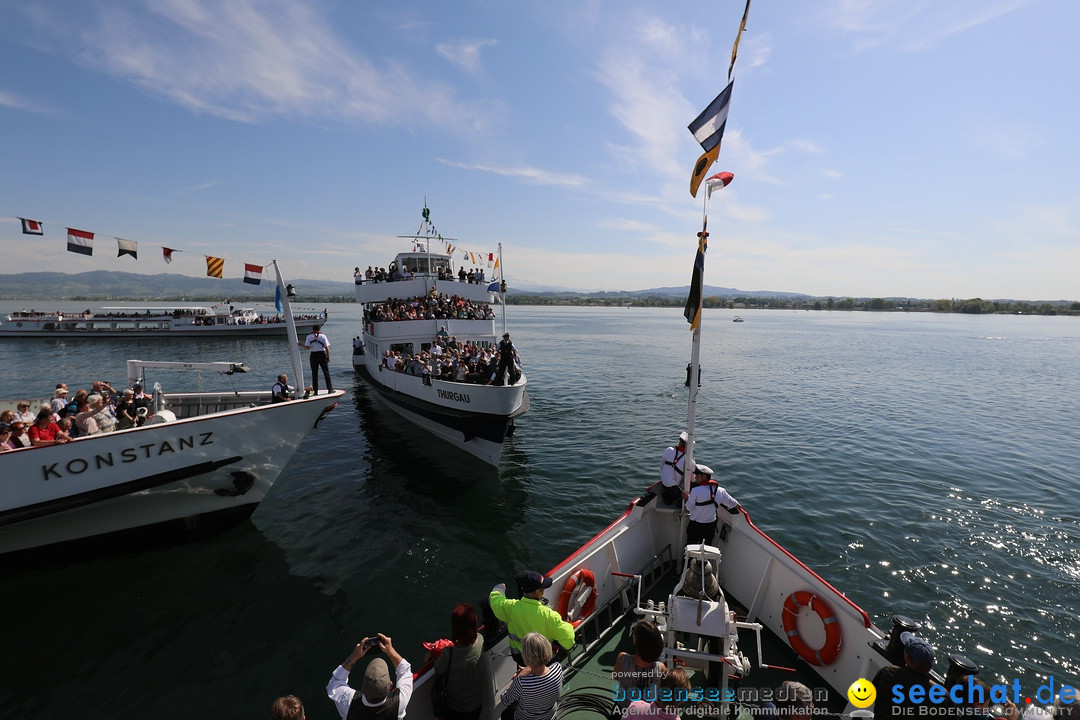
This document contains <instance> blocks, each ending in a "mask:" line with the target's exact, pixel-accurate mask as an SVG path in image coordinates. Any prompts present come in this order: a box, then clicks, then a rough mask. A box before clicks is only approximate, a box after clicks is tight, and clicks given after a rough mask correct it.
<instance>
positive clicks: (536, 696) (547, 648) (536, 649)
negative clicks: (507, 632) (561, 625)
mask: <svg viewBox="0 0 1080 720" xmlns="http://www.w3.org/2000/svg"><path fill="white" fill-rule="evenodd" d="M551 654H552V653H551V641H550V640H548V639H547V638H546V637H544V636H543V635H541V634H540V633H537V632H531V633H529V634H528V635H526V636H525V637H524V638H522V641H521V657H522V659H523V660H524V661H525V667H519V668H518V671H517V672H516V673H514V680H513V681H512V682H511V683H510V687H509V689H507V691H506V692H504V693H503V695H502V701H503V705H506V707H507V711H506V712H504V713H503V718H504V720H505V719H508V718H510V717H513V720H552V719H553V718H554V717H555V711H556V710H558V708H559V695H560V694H561V693H562V680H563V673H562V665H561V664H559V663H557V662H556V663H552V664H551V665H548V663H549V662H551ZM515 703H516V705H515ZM511 710H512V711H513V715H510V711H511Z"/></svg>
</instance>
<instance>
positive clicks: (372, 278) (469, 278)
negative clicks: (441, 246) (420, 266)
mask: <svg viewBox="0 0 1080 720" xmlns="http://www.w3.org/2000/svg"><path fill="white" fill-rule="evenodd" d="M416 274H417V273H416V268H410V267H409V266H408V265H402V266H401V269H398V267H397V263H396V262H392V263H390V266H389V267H386V268H372V267H371V266H370V265H368V269H367V270H366V271H364V272H360V268H359V267H357V268H355V269H354V270H353V280H354V281H355V282H356V284H357V285H363V284H364V283H365V282H369V283H378V282H396V281H398V280H412V279H413V278H414V277H416ZM436 275H437V277H438V279H439V280H447V281H452V280H453V279H454V273H453V272H452V271H451V270H450V269H449V268H442V267H440V268H439V269H438V272H437V273H436ZM457 279H458V282H463V283H472V284H480V283H485V282H487V280H486V279H485V277H484V269H483V268H476V269H474V270H469V271H467V272H466V270H465V268H463V267H461V268H458V271H457Z"/></svg>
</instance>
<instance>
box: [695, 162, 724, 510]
mask: <svg viewBox="0 0 1080 720" xmlns="http://www.w3.org/2000/svg"><path fill="white" fill-rule="evenodd" d="M733 179H734V176H733V175H732V174H731V173H727V172H724V173H717V174H716V175H714V176H713V177H711V178H709V179H708V180H707V181H706V184H707V187H706V192H705V197H704V198H703V199H702V201H701V232H700V233H698V238H699V248H704V249H705V250H708V242H707V240H708V237H709V232H708V227H709V198H711V197H712V191H713V189H714V188H715V187H720V188H724V187H727V186H728V185H729V184H730V183H731V181H732V180H733ZM704 304H705V266H704V263H703V264H702V267H701V287H700V293H699V296H698V308H697V310H698V312H697V324H696V325H695V326H694V330H693V333H694V334H693V339H692V341H691V346H690V376H689V377H688V378H687V381H688V382H689V384H690V392H689V399H688V401H687V411H686V455H685V456H684V457H685V458H686V459H685V461H684V462H683V477H682V488H683V492H687V493H688V492H690V478H691V477H692V476H693V473H694V424H695V420H696V417H697V394H698V376H699V373H700V372H701V370H700V368H701V365H700V360H701V324H702V322H703V320H704V316H705V312H704V307H703V306H704ZM684 519H685V516H684Z"/></svg>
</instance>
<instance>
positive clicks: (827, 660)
mask: <svg viewBox="0 0 1080 720" xmlns="http://www.w3.org/2000/svg"><path fill="white" fill-rule="evenodd" d="M804 607H808V608H810V609H811V610H813V611H814V612H816V613H817V616H818V617H819V618H821V623H822V624H823V625H824V626H825V644H824V645H822V646H821V647H820V648H818V649H817V650H815V649H814V648H812V647H810V646H809V645H807V644H806V641H805V640H803V639H802V638H801V637H800V636H799V629H798V627H796V625H795V619H796V617H798V615H799V611H800V610H801V609H803V608H804ZM782 616H783V621H784V632H785V633H787V637H788V642H789V643H790V644H791V649H792V650H794V651H795V652H796V653H798V655H799V657H801V658H802V659H803V660H805V661H806V662H808V663H810V664H811V665H818V666H824V665H832V664H833V663H834V662H836V659H837V658H838V657H840V645H841V644H843V637H842V636H841V635H840V623H838V622H837V621H836V616H835V615H833V611H832V608H830V607H829V606H828V605H827V604H826V603H825V601H824V600H822V599H821V598H819V597H818V596H817V595H814V594H813V593H812V592H810V591H809V590H799V591H798V592H793V593H791V594H790V595H788V596H787V600H785V601H784V612H783V613H782Z"/></svg>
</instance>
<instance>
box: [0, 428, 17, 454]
mask: <svg viewBox="0 0 1080 720" xmlns="http://www.w3.org/2000/svg"><path fill="white" fill-rule="evenodd" d="M14 449H15V443H13V442H12V441H11V426H10V425H8V424H7V423H0V452H7V451H8V450H14Z"/></svg>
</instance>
